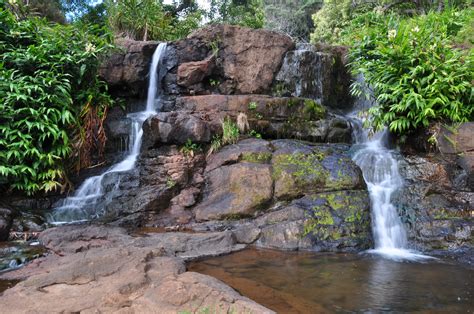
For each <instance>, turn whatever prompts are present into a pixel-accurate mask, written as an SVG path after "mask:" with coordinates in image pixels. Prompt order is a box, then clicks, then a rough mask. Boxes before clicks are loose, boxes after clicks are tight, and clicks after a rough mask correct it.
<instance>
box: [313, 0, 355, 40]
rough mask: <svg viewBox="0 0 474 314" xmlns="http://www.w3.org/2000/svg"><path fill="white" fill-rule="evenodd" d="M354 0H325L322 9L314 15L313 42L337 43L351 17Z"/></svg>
mask: <svg viewBox="0 0 474 314" xmlns="http://www.w3.org/2000/svg"><path fill="white" fill-rule="evenodd" d="M351 7H352V0H324V5H323V7H322V9H321V10H319V11H318V12H316V13H315V14H314V15H313V23H314V26H315V29H314V32H313V33H312V34H311V42H313V43H316V42H327V43H335V42H337V41H338V40H339V38H340V36H341V31H342V30H343V29H344V28H345V27H347V25H348V24H349V21H350V18H351Z"/></svg>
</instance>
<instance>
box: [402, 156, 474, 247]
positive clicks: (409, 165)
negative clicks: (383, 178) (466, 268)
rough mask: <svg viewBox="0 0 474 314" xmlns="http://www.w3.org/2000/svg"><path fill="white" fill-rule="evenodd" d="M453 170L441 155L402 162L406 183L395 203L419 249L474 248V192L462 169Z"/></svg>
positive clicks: (411, 158) (450, 164) (410, 157)
mask: <svg viewBox="0 0 474 314" xmlns="http://www.w3.org/2000/svg"><path fill="white" fill-rule="evenodd" d="M453 167H455V164H453V163H449V162H446V161H445V160H444V159H442V158H440V156H439V155H438V156H437V155H427V156H424V157H422V156H405V157H404V158H403V159H402V160H401V161H400V170H401V175H402V177H403V178H404V179H405V184H404V187H403V188H402V189H401V191H399V192H398V193H397V194H398V195H397V196H396V199H395V202H396V204H397V205H398V207H399V212H400V214H401V217H402V219H403V220H404V222H405V225H406V226H407V229H408V231H409V236H410V239H411V242H412V245H413V246H414V247H416V248H418V249H421V250H428V251H431V250H434V251H437V252H438V253H439V251H441V250H445V251H447V250H452V251H462V250H463V249H464V248H466V249H468V251H469V248H472V246H473V245H474V243H473V230H474V218H473V213H472V209H473V208H474V192H473V190H472V189H470V187H469V186H468V185H467V181H466V177H465V174H464V173H463V171H462V169H457V170H456V168H454V169H453Z"/></svg>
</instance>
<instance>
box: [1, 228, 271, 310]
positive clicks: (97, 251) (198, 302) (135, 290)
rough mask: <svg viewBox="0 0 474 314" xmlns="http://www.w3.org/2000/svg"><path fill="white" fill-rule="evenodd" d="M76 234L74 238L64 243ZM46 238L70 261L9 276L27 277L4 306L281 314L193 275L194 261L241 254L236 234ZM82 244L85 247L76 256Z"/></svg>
mask: <svg viewBox="0 0 474 314" xmlns="http://www.w3.org/2000/svg"><path fill="white" fill-rule="evenodd" d="M70 233H71V234H73V235H72V236H66V237H65V238H62V237H63V236H64V235H68V234H70ZM91 235H92V236H91ZM98 237H99V238H100V240H102V241H103V245H101V246H96V245H95V244H97V240H98ZM60 238H62V239H60ZM43 239H45V240H47V241H48V245H49V247H50V248H52V249H55V250H58V251H59V250H60V251H61V252H62V253H63V256H59V255H56V254H50V255H48V256H47V257H44V258H42V259H40V260H38V261H37V262H36V263H34V262H33V263H31V264H29V265H27V266H25V267H23V268H22V269H20V270H18V271H13V272H9V273H8V274H7V276H9V278H25V277H26V279H25V280H24V281H22V282H20V283H18V284H17V285H16V286H15V287H13V288H10V289H8V290H7V291H5V292H4V293H3V294H2V295H0V302H1V303H2V306H4V308H7V309H14V311H15V312H18V313H29V312H38V311H39V312H41V313H51V312H55V313H56V312H84V313H88V312H90V311H91V308H93V311H100V312H124V311H125V312H127V313H158V312H159V313H180V312H187V311H192V312H199V311H202V310H204V309H206V308H207V309H213V310H215V311H218V312H220V311H226V312H227V311H237V312H239V313H242V312H244V313H245V312H254V313H273V312H272V311H270V310H268V309H266V308H264V307H262V306H260V305H258V304H257V303H255V302H253V301H251V300H250V299H248V298H245V297H243V296H241V295H239V294H238V293H237V292H236V291H234V290H233V289H232V288H230V287H228V286H227V285H225V284H224V283H222V282H220V281H219V280H217V279H215V278H212V277H209V276H206V275H201V274H197V273H192V272H186V266H185V264H184V260H186V258H187V257H186V256H188V257H189V256H191V257H193V258H195V257H196V256H200V257H202V256H205V255H203V252H207V253H215V254H221V253H222V252H226V253H228V252H231V251H232V249H233V248H234V249H238V247H236V246H235V245H234V243H235V241H234V240H233V238H232V234H231V233H230V232H227V233H222V234H208V235H190V234H182V233H176V234H155V235H150V237H145V238H133V237H131V236H128V235H126V234H125V233H124V232H123V230H121V229H117V228H114V229H109V227H106V226H89V227H87V228H83V227H82V226H68V227H59V228H54V229H51V230H48V234H47V235H46V236H44V237H43ZM90 241H92V242H94V243H95V244H90V243H89V242H90ZM81 244H82V246H83V247H84V250H81V251H76V248H77V247H79V246H80V245H81ZM210 250H211V251H210ZM196 254H197V255H196ZM175 255H181V256H185V257H184V259H183V258H180V257H176V256H175ZM4 275H5V274H4Z"/></svg>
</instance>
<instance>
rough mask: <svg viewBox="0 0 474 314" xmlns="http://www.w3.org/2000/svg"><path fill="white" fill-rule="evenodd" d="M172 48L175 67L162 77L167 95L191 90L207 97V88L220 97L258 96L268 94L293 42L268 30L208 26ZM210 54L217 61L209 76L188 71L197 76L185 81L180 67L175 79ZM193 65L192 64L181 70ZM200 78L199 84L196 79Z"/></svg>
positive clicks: (209, 56)
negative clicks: (175, 56) (235, 95)
mask: <svg viewBox="0 0 474 314" xmlns="http://www.w3.org/2000/svg"><path fill="white" fill-rule="evenodd" d="M172 46H174V47H173V49H174V53H175V54H176V55H177V65H178V66H177V67H176V68H175V69H172V70H171V71H170V72H169V73H168V75H167V77H166V78H165V81H167V82H168V84H167V86H168V88H167V89H166V92H167V93H170V94H177V92H180V93H187V94H189V93H190V92H191V91H192V92H193V93H205V94H208V93H210V92H209V90H210V89H214V90H216V89H217V90H219V91H220V93H222V94H239V93H241V94H257V93H265V92H267V91H269V89H270V86H271V84H272V82H273V79H274V76H275V74H276V72H277V71H278V69H279V68H280V65H281V62H282V60H283V56H284V55H285V53H286V52H287V51H288V50H289V49H291V48H292V47H293V46H294V43H293V41H292V40H291V38H290V37H288V36H286V35H283V34H279V33H276V32H272V31H268V30H263V29H259V30H256V29H248V28H243V27H239V26H232V25H211V26H208V27H205V28H202V29H199V30H197V31H195V32H193V33H192V34H191V35H189V36H188V37H187V38H186V39H183V40H180V41H178V42H176V43H174V44H173V45H172ZM213 55H215V58H216V67H215V68H214V69H213V71H212V73H210V74H208V73H206V75H201V74H199V75H198V74H197V73H196V72H194V71H191V72H193V73H195V74H196V76H195V77H196V79H192V80H190V81H189V82H184V81H183V79H182V77H184V75H182V74H183V73H184V71H183V68H182V69H181V71H180V72H181V74H180V73H178V75H177V77H176V78H175V77H174V75H176V74H175V73H177V71H179V67H182V65H183V64H186V63H189V62H199V61H202V60H205V59H206V58H211V57H212V56H213ZM195 66H196V64H195V63H193V64H188V65H185V66H184V67H185V68H189V67H193V68H194V67H195ZM199 66H201V65H199ZM199 72H202V73H204V72H206V71H199ZM201 77H202V79H201V81H199V80H198V78H201ZM206 77H209V78H213V84H212V85H211V81H210V80H206V79H205V78H206ZM175 79H177V80H178V84H180V82H181V84H182V85H185V86H187V87H189V88H185V89H179V87H178V86H176V85H175V84H174V83H173V81H174V80H175ZM191 84H193V85H191ZM189 85H191V86H189ZM198 85H199V86H198ZM196 86H198V87H196Z"/></svg>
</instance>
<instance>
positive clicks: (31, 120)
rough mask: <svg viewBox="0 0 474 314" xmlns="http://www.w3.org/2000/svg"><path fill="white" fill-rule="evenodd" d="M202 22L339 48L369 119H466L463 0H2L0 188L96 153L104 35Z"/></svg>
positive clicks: (470, 114) (161, 34) (400, 125)
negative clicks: (204, 0)
mask: <svg viewBox="0 0 474 314" xmlns="http://www.w3.org/2000/svg"><path fill="white" fill-rule="evenodd" d="M311 15H313V18H312V19H311V18H310V17H311ZM206 23H229V24H236V25H242V26H247V27H254V28H261V27H265V28H270V29H274V30H278V31H282V32H285V33H287V34H289V35H290V36H292V37H293V38H295V40H297V41H307V40H308V39H309V37H310V33H311V40H312V42H315V43H316V42H325V43H329V44H343V45H347V46H349V47H350V53H349V60H350V66H351V70H352V72H353V73H354V75H355V76H360V75H363V77H364V81H363V82H362V83H361V82H360V81H358V82H356V83H355V84H354V85H353V89H352V90H353V93H354V95H361V94H362V91H369V93H367V95H368V96H369V97H370V98H371V100H373V101H374V102H375V103H376V106H374V107H372V108H371V109H370V110H369V113H370V115H369V116H370V119H369V120H368V121H369V123H371V125H372V126H373V127H374V128H376V129H378V128H382V127H384V126H388V127H389V128H390V130H391V131H393V132H395V133H398V134H400V135H403V134H407V133H409V132H411V131H413V130H417V129H419V128H425V127H427V126H429V125H430V123H432V122H433V121H441V122H446V123H452V122H462V121H468V120H473V118H474V109H473V108H474V105H473V97H474V91H473V83H472V82H474V77H473V75H474V71H473V64H474V60H473V58H474V55H473V49H472V44H473V34H474V13H473V8H472V4H471V1H470V0H401V1H388V0H371V1H366V0H324V1H323V0H293V1H289V2H288V3H286V2H285V3H282V2H281V1H277V0H211V1H210V2H209V6H208V7H206V8H203V7H199V5H198V3H197V2H196V1H194V0H181V1H173V2H172V4H166V3H164V2H163V1H162V0H114V1H113V0H104V1H102V2H98V3H97V1H94V0H51V1H42V0H28V1H26V0H9V1H5V0H0V51H1V56H0V95H1V99H0V135H1V137H0V186H5V187H7V188H8V189H10V190H22V191H26V192H27V193H36V192H38V191H50V190H53V189H55V188H57V187H60V186H61V187H63V188H66V187H67V182H68V180H67V173H68V171H71V170H73V169H75V170H78V169H80V168H83V167H88V166H90V165H92V163H93V161H92V160H91V151H94V152H96V153H97V152H98V153H99V154H100V153H101V152H102V150H103V147H104V143H105V135H104V132H103V127H102V123H103V121H104V119H105V117H106V114H107V110H108V108H109V106H111V105H112V104H113V101H112V99H111V98H110V96H109V95H108V94H107V89H106V86H105V84H104V83H103V82H101V81H100V80H99V79H98V76H97V71H98V67H99V64H100V60H101V58H102V57H104V56H105V55H106V54H107V53H108V51H110V50H111V49H113V46H112V38H113V36H114V35H115V36H125V37H129V38H133V39H138V40H167V41H168V40H176V39H179V38H183V37H184V36H187V35H188V34H189V33H190V32H192V31H193V30H194V29H196V28H198V27H200V26H202V25H204V24H206Z"/></svg>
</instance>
